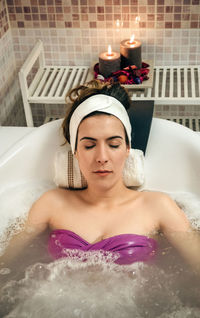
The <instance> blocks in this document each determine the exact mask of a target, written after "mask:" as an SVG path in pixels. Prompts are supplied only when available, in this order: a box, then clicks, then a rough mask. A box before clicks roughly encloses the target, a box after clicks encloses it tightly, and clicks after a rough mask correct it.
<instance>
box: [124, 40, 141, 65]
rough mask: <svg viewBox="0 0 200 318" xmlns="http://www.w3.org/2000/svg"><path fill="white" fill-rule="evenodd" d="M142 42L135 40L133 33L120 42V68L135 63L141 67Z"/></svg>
mask: <svg viewBox="0 0 200 318" xmlns="http://www.w3.org/2000/svg"><path fill="white" fill-rule="evenodd" d="M141 48H142V44H141V42H140V41H139V40H135V36H134V34H133V35H132V36H131V38H130V40H129V39H127V40H123V41H121V43H120V53H121V68H124V67H126V66H129V65H136V66H137V67H138V68H141V67H142V57H141Z"/></svg>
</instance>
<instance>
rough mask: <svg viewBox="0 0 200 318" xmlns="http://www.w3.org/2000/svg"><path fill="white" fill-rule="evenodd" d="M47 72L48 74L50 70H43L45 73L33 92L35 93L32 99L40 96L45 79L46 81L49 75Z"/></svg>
mask: <svg viewBox="0 0 200 318" xmlns="http://www.w3.org/2000/svg"><path fill="white" fill-rule="evenodd" d="M49 72H50V70H48V69H46V70H45V72H44V74H43V76H42V79H41V81H40V83H39V85H38V87H37V89H36V90H35V92H34V94H33V97H36V96H39V94H40V92H41V90H42V88H43V86H44V83H45V81H46V79H47V77H48V75H49Z"/></svg>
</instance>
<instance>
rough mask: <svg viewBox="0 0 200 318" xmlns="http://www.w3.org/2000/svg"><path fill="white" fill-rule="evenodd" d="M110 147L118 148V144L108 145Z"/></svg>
mask: <svg viewBox="0 0 200 318" xmlns="http://www.w3.org/2000/svg"><path fill="white" fill-rule="evenodd" d="M109 146H110V147H111V148H119V146H120V145H109Z"/></svg>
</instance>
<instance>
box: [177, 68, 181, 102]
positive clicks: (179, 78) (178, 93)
mask: <svg viewBox="0 0 200 318" xmlns="http://www.w3.org/2000/svg"><path fill="white" fill-rule="evenodd" d="M177 97H179V98H180V97H181V69H180V67H178V68H177Z"/></svg>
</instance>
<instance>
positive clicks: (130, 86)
mask: <svg viewBox="0 0 200 318" xmlns="http://www.w3.org/2000/svg"><path fill="white" fill-rule="evenodd" d="M143 62H144V63H146V64H149V67H148V68H149V74H148V77H149V79H148V80H145V81H143V82H142V84H121V85H122V86H124V87H125V88H127V89H136V90H138V89H146V88H152V87H153V76H154V63H153V61H152V60H144V61H143ZM95 64H96V63H93V64H92V65H93V66H92V67H91V68H90V74H88V75H89V76H88V78H87V80H92V79H94V65H95Z"/></svg>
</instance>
